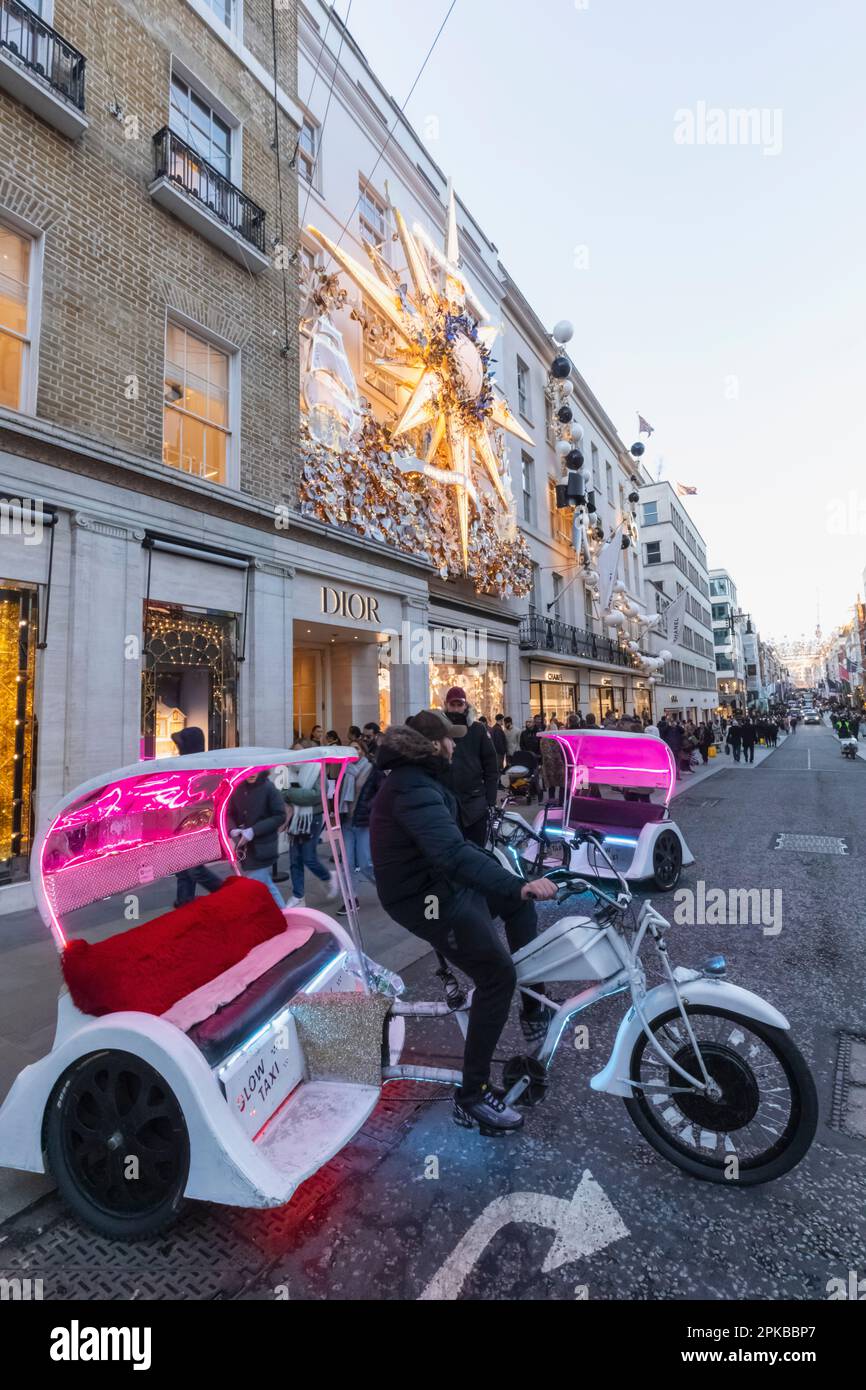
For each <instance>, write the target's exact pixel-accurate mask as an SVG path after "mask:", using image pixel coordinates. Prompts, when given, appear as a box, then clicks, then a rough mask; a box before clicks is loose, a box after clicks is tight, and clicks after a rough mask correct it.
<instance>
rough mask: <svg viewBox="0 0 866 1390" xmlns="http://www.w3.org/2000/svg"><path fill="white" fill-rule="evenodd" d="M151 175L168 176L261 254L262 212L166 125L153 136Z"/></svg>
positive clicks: (262, 236) (263, 252) (263, 215)
mask: <svg viewBox="0 0 866 1390" xmlns="http://www.w3.org/2000/svg"><path fill="white" fill-rule="evenodd" d="M153 150H154V177H155V178H156V179H163V178H164V179H169V180H170V181H171V182H172V183H174V184H177V185H178V187H179V188H181V189H183V191H184V193H186V194H187V195H188V196H189V197H190V198H194V199H195V200H196V202H197V203H199V204H200V205H201V207H202V208H203V209H205V210H206V211H209V212H210V213H212V214H213V216H214V217H216V218H217V219H218V220H219V221H220V222H222V223H223V224H224V225H225V226H226V227H228V228H229V229H230V230H231V231H232V232H234V233H235V235H236V236H239V237H242V238H243V240H244V241H246V242H249V244H250V246H254V247H255V249H256V250H257V251H259V252H260V253H261V254H262V255H264V254H265V214H264V211H263V209H262V208H260V207H259V206H258V204H257V203H254V202H253V200H252V198H248V197H247V195H246V194H245V193H242V192H241V190H240V189H239V188H237V187H236V186H235V185H234V184H233V183H232V182H231V180H230V179H227V178H226V177H225V175H224V174H221V173H220V172H219V170H217V169H215V168H214V167H213V165H212V164H208V162H207V160H205V159H202V157H201V155H200V154H196V152H195V150H194V149H193V148H192V146H191V145H188V144H187V143H186V141H185V140H181V138H180V136H179V135H175V133H174V131H173V130H169V128H168V126H163V128H162V130H158V131H157V133H156V135H154V137H153Z"/></svg>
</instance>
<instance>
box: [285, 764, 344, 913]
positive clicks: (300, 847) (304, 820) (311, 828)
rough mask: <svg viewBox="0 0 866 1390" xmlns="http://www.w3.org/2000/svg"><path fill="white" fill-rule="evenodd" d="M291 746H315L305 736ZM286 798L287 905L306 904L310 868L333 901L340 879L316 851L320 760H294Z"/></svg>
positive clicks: (319, 821) (319, 828)
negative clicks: (289, 881) (288, 812)
mask: <svg viewBox="0 0 866 1390" xmlns="http://www.w3.org/2000/svg"><path fill="white" fill-rule="evenodd" d="M292 747H293V748H305V747H306V748H312V747H313V745H312V744H311V743H309V742H308V741H307V740H305V739H299V740H297V741H296V742H295V743H294V744H293V745H292ZM350 769H351V764H349V767H347V769H346V776H350ZM344 782H345V778H344ZM341 793H342V787H341ZM283 799H284V800H285V801H286V802H287V803H288V805H289V807H290V808H291V819H290V820H289V824H288V834H289V865H290V872H291V877H292V896H291V898H290V899H289V903H288V905H289V907H304V906H305V905H306V904H305V886H306V885H305V875H306V870H309V872H310V873H311V874H312V875H313V877H314V878H317V879H318V880H319V882H320V883H325V884H327V889H326V892H325V898H326V901H328V902H333V901H334V900H335V899H336V898H338V897H339V895H340V884H339V880H338V878H337V875H336V872H334V871H331V872H330V873H329V872H328V870H327V869H326V868H325V866H324V864H322V862H321V861H320V859H319V856H318V854H317V852H316V850H317V846H318V843H319V836H320V835H321V833H322V827H323V825H324V815H323V813H322V792H321V766H320V764H319V763H318V762H317V761H315V760H312V761H310V762H301V763H292V765H291V766H290V768H289V786H288V787H287V788H286V790H284V791H283Z"/></svg>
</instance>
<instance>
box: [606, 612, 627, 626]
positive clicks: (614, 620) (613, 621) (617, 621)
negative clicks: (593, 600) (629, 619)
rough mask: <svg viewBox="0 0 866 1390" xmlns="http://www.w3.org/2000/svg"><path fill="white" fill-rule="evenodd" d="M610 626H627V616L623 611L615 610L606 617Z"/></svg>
mask: <svg viewBox="0 0 866 1390" xmlns="http://www.w3.org/2000/svg"><path fill="white" fill-rule="evenodd" d="M605 621H606V622H607V624H608V626H609V627H625V618H624V616H623V614H622V613H617V612H616V611H614V612H613V613H611V614H610V616H609V617H608V618H606V619H605Z"/></svg>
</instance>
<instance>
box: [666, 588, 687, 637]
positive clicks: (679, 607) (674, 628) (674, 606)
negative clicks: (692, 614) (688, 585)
mask: <svg viewBox="0 0 866 1390" xmlns="http://www.w3.org/2000/svg"><path fill="white" fill-rule="evenodd" d="M687 598H688V595H687V593H686V591H685V589H683V591H682V593H681V594H680V595H679V596H678V597H677V598H675V599H674V601H673V603H669V604H668V606H667V608H666V609H665V611H664V612H663V613H662V623H661V625H662V629H663V631H664V635H665V640H666V641H667V642H668V643H669V644H670V645H671V646H674V645H676V644H677V643H679V642H682V640H683V619H684V618H685V616H686V599H687Z"/></svg>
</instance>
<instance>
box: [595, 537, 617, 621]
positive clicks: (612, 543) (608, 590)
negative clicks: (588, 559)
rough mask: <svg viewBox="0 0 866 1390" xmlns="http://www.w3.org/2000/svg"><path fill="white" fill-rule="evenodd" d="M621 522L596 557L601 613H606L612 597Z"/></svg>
mask: <svg viewBox="0 0 866 1390" xmlns="http://www.w3.org/2000/svg"><path fill="white" fill-rule="evenodd" d="M621 531H622V523H621V522H620V524H619V526H617V528H616V530H615V531H614V533H613V535H612V536H611V538H610V540H609V541H608V542H607V543H606V545H605V546H604V548H603V550H602V552H601V554H600V555H599V557H598V563H597V564H596V569H597V571H598V601H599V603H600V604H601V611H602V613H606V612H607V610H608V609H609V608H610V601H611V599H612V597H613V586H614V583H615V582H616V572H617V568H618V566H619V557H620V552H621V551H622V536H621V534H620V533H621Z"/></svg>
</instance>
